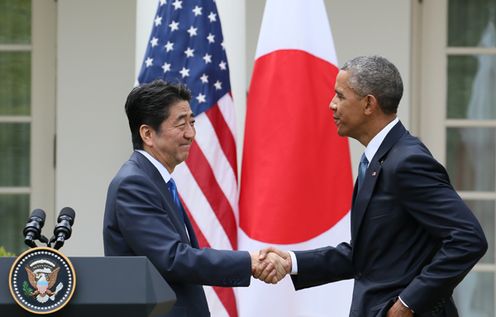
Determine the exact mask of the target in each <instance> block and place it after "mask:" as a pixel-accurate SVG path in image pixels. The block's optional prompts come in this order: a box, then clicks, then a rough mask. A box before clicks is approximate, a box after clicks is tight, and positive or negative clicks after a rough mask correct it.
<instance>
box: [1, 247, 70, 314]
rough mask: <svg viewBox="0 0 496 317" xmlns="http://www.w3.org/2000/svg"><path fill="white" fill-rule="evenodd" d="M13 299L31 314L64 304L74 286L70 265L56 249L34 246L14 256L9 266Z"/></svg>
mask: <svg viewBox="0 0 496 317" xmlns="http://www.w3.org/2000/svg"><path fill="white" fill-rule="evenodd" d="M9 288H10V293H11V294H12V297H13V298H14V300H15V301H16V302H17V304H19V306H21V307H22V308H24V309H25V310H27V311H29V312H31V313H33V314H51V313H53V312H56V311H58V310H60V309H62V307H64V306H65V305H66V304H67V303H68V302H69V301H70V299H71V297H72V295H73V294H74V290H75V288H76V274H75V271H74V267H73V266H72V264H71V262H70V261H69V259H68V258H67V257H65V256H64V255H63V254H62V253H60V252H59V251H57V250H55V249H52V248H46V247H38V248H33V249H29V250H27V251H25V252H24V253H23V254H21V255H20V256H18V257H17V259H16V260H15V261H14V264H13V265H12V267H11V269H10V274H9Z"/></svg>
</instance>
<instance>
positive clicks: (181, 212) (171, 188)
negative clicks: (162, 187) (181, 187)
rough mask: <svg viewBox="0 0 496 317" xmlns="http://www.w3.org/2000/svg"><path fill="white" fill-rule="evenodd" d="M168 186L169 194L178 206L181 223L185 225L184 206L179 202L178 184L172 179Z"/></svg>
mask: <svg viewBox="0 0 496 317" xmlns="http://www.w3.org/2000/svg"><path fill="white" fill-rule="evenodd" d="M167 186H168V187H169V192H170V194H171V196H172V201H173V202H174V205H176V209H177V214H178V215H179V218H180V219H181V221H182V222H183V223H184V210H183V205H182V204H181V201H180V200H179V195H178V193H177V187H176V183H175V182H174V180H173V179H172V178H171V179H170V180H169V181H168V182H167Z"/></svg>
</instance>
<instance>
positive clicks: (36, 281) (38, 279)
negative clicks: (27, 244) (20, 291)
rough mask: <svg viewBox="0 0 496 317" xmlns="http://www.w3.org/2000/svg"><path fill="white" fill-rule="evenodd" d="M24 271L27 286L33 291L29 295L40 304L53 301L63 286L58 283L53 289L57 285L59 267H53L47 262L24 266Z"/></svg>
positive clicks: (40, 261)
mask: <svg viewBox="0 0 496 317" xmlns="http://www.w3.org/2000/svg"><path fill="white" fill-rule="evenodd" d="M25 269H26V273H27V275H28V281H29V284H30V285H31V287H32V288H33V289H34V291H31V292H30V294H29V295H30V296H32V297H34V298H36V300H37V301H38V302H40V303H46V302H47V301H48V300H49V299H51V300H55V296H56V295H57V293H58V292H59V291H60V290H61V289H62V288H63V284H62V283H59V284H58V285H57V287H56V288H55V289H53V288H54V287H55V284H56V283H57V276H58V274H59V271H60V267H55V265H54V264H53V263H51V262H50V261H47V260H38V261H35V262H33V263H31V265H29V266H26V267H25Z"/></svg>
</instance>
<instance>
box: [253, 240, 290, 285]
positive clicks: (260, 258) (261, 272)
mask: <svg viewBox="0 0 496 317" xmlns="http://www.w3.org/2000/svg"><path fill="white" fill-rule="evenodd" d="M250 255H251V274H252V275H253V277H255V278H257V279H259V280H261V281H264V282H265V283H270V284H276V283H277V282H279V281H280V280H282V279H283V278H284V277H285V276H286V274H289V273H290V272H291V257H290V255H289V253H288V252H286V251H281V250H278V249H276V248H274V247H269V248H266V249H262V250H260V251H258V252H254V253H250Z"/></svg>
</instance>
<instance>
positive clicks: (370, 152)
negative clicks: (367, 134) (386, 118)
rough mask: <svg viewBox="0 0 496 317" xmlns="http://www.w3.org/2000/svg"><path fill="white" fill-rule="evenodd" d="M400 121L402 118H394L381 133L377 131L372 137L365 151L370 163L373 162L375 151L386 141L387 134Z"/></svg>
mask: <svg viewBox="0 0 496 317" xmlns="http://www.w3.org/2000/svg"><path fill="white" fill-rule="evenodd" d="M399 121H400V119H398V117H396V118H394V120H393V121H391V122H389V123H388V125H386V126H385V127H384V128H382V130H381V131H380V132H379V133H377V134H376V135H375V136H374V137H373V138H372V140H370V142H369V144H368V145H367V147H366V148H365V151H364V153H365V156H366V157H367V160H368V161H369V164H370V162H372V159H373V158H374V155H375V153H376V152H377V150H379V147H380V146H381V144H382V141H384V139H385V138H386V135H387V134H388V133H389V131H391V129H392V128H393V127H394V126H395V125H396V123H398V122H399Z"/></svg>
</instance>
